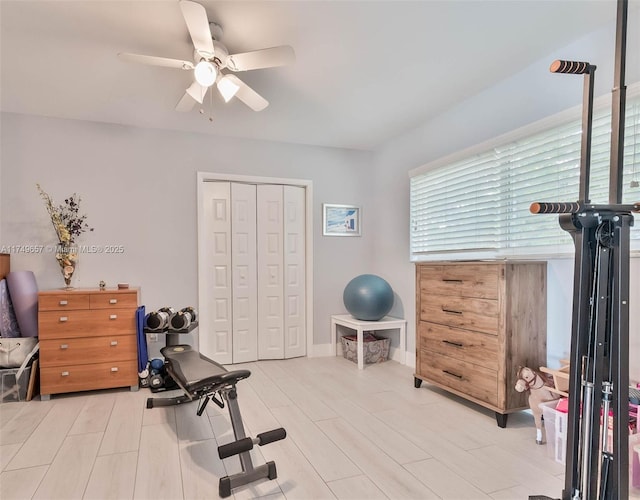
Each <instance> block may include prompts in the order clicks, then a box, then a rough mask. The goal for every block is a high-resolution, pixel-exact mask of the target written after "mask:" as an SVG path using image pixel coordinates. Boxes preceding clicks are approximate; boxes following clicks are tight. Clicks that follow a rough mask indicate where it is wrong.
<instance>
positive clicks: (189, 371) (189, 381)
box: [160, 344, 251, 396]
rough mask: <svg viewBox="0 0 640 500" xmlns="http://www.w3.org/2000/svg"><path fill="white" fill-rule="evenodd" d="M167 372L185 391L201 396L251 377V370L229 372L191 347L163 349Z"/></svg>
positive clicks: (177, 346)
mask: <svg viewBox="0 0 640 500" xmlns="http://www.w3.org/2000/svg"><path fill="white" fill-rule="evenodd" d="M160 352H161V353H162V355H163V356H164V357H165V359H166V361H167V371H168V372H169V374H170V375H171V376H172V377H173V379H174V380H175V381H176V382H177V383H178V385H180V386H181V387H182V388H183V389H184V390H185V391H187V392H188V393H189V394H191V395H193V396H200V395H202V394H207V393H210V392H215V391H217V390H218V389H220V388H222V387H224V386H227V385H235V384H236V383H237V382H238V381H239V380H242V379H244V378H247V377H249V375H251V372H250V371H249V370H234V371H228V370H227V369H226V368H225V367H224V366H222V365H221V364H219V363H216V362H215V361H213V360H210V359H209V358H207V357H205V356H203V355H202V354H200V353H199V352H197V351H194V350H193V349H192V348H191V346H190V345H186V344H185V345H174V346H167V347H163V348H162V349H161V350H160Z"/></svg>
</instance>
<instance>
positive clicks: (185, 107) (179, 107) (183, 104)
mask: <svg viewBox="0 0 640 500" xmlns="http://www.w3.org/2000/svg"><path fill="white" fill-rule="evenodd" d="M195 104H196V101H194V100H193V97H191V96H190V95H189V94H188V93H187V92H185V93H184V95H183V96H182V97H181V98H180V100H179V101H178V104H176V111H182V112H187V111H191V110H192V109H193V106H194V105H195Z"/></svg>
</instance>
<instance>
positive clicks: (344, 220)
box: [322, 203, 362, 236]
mask: <svg viewBox="0 0 640 500" xmlns="http://www.w3.org/2000/svg"><path fill="white" fill-rule="evenodd" d="M361 226H362V210H361V208H360V207H358V206H356V205H335V204H332V203H323V204H322V234H323V235H324V236H360V235H361Z"/></svg>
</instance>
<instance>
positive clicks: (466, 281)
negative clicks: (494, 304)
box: [420, 264, 500, 299]
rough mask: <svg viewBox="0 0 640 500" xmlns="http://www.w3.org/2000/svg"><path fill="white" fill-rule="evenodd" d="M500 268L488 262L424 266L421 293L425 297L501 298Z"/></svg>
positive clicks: (421, 272) (421, 276)
mask: <svg viewBox="0 0 640 500" xmlns="http://www.w3.org/2000/svg"><path fill="white" fill-rule="evenodd" d="M499 271H500V267H499V266H496V265H488V264H462V265H455V266H454V265H424V266H421V267H420V293H421V294H422V297H423V298H425V297H427V296H430V295H431V296H432V295H453V296H458V297H477V298H482V299H497V298H498V283H499V279H498V275H499Z"/></svg>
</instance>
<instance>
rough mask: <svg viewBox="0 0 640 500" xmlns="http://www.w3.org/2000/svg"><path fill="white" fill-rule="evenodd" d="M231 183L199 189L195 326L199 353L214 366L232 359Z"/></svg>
mask: <svg viewBox="0 0 640 500" xmlns="http://www.w3.org/2000/svg"><path fill="white" fill-rule="evenodd" d="M230 198H231V184H230V183H229V182H207V183H205V184H204V186H203V215H204V227H205V228H206V229H205V244H204V252H205V254H206V256H205V259H204V261H205V262H206V268H205V269H204V273H203V272H202V270H201V271H200V273H201V279H204V280H205V287H204V290H205V296H204V304H205V307H204V308H201V309H204V310H203V311H201V312H202V313H203V314H201V315H200V320H199V322H200V326H199V330H198V332H199V341H200V352H201V353H202V354H204V355H205V356H207V357H209V358H212V359H215V360H216V361H217V362H218V363H225V364H228V363H231V362H232V361H233V360H232V348H231V346H232V337H231V333H232V312H231V311H232V303H231V293H232V290H231V238H230V234H231V217H230V208H231V207H230Z"/></svg>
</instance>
